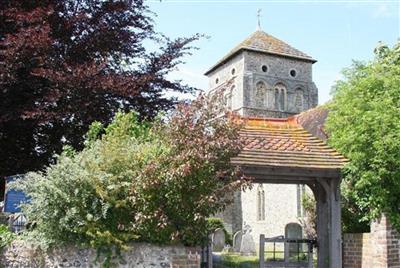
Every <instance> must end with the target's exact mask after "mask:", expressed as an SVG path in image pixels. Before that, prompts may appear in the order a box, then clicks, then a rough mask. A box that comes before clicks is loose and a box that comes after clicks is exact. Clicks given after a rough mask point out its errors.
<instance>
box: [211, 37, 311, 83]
mask: <svg viewBox="0 0 400 268" xmlns="http://www.w3.org/2000/svg"><path fill="white" fill-rule="evenodd" d="M242 50H250V51H256V52H261V53H267V54H273V55H279V56H283V57H289V58H296V59H301V60H305V61H310V62H313V63H314V62H316V60H314V59H313V58H312V57H310V56H309V55H307V54H305V53H304V52H301V51H300V50H298V49H295V48H294V47H292V46H290V45H288V44H287V43H285V42H284V41H282V40H279V39H278V38H276V37H273V36H272V35H269V34H267V33H266V32H264V31H262V30H257V31H255V32H254V33H252V34H251V35H250V36H249V37H247V38H246V39H245V40H243V41H242V42H241V43H240V44H239V45H237V46H236V47H235V48H233V49H232V50H231V51H230V52H229V53H228V54H227V55H225V57H223V58H222V59H221V60H219V61H218V62H217V63H216V64H215V65H214V66H212V67H211V68H210V69H209V70H208V71H207V72H206V73H205V75H207V74H209V73H211V72H212V71H214V70H215V69H216V68H218V67H219V66H220V65H221V64H224V63H225V62H226V61H227V60H229V59H230V58H231V57H233V56H234V55H236V54H237V53H239V52H240V51H242Z"/></svg>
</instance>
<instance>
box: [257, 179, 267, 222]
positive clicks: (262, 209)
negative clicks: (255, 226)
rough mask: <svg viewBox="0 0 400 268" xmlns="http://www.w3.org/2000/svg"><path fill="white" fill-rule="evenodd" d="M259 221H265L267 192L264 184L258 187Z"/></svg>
mask: <svg viewBox="0 0 400 268" xmlns="http://www.w3.org/2000/svg"><path fill="white" fill-rule="evenodd" d="M257 220H259V221H263V220H265V192H264V188H263V186H262V184H259V185H258V187H257Z"/></svg>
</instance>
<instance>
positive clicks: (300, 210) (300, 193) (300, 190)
mask: <svg viewBox="0 0 400 268" xmlns="http://www.w3.org/2000/svg"><path fill="white" fill-rule="evenodd" d="M305 194H306V186H305V185H304V184H297V217H299V218H301V217H304V207H303V203H302V202H303V197H304V195H305Z"/></svg>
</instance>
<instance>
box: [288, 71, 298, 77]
mask: <svg viewBox="0 0 400 268" xmlns="http://www.w3.org/2000/svg"><path fill="white" fill-rule="evenodd" d="M296 75H297V73H296V70H293V69H292V70H290V76H291V77H296Z"/></svg>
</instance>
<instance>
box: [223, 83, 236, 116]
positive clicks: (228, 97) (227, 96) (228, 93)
mask: <svg viewBox="0 0 400 268" xmlns="http://www.w3.org/2000/svg"><path fill="white" fill-rule="evenodd" d="M234 90H235V86H232V87H231V88H230V89H229V90H228V89H227V90H225V92H224V105H225V107H226V108H227V109H228V110H232V95H233V91H234Z"/></svg>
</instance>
